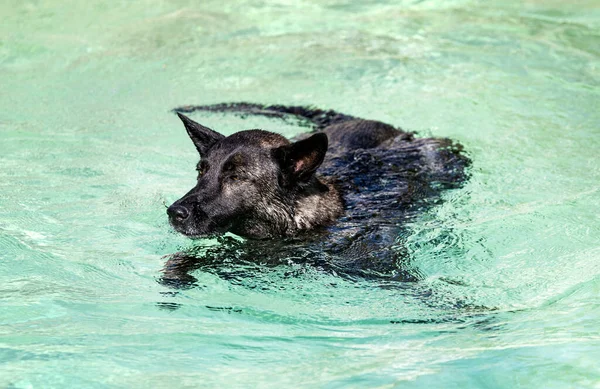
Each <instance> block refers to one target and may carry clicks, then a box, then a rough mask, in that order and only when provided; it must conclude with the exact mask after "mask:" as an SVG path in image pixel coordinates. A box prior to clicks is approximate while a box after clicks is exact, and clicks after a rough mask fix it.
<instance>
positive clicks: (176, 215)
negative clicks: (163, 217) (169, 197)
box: [167, 204, 190, 222]
mask: <svg viewBox="0 0 600 389" xmlns="http://www.w3.org/2000/svg"><path fill="white" fill-rule="evenodd" d="M167 214H168V215H169V217H170V218H171V220H172V221H176V222H182V221H184V220H185V219H187V218H188V217H189V216H190V211H189V210H188V209H187V208H186V207H184V206H182V205H178V204H177V205H176V204H173V205H171V206H170V207H169V208H167Z"/></svg>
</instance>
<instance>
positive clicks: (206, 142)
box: [177, 112, 225, 156]
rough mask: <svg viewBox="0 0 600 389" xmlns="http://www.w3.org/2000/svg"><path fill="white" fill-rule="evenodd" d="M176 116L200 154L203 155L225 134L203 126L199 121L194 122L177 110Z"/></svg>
mask: <svg viewBox="0 0 600 389" xmlns="http://www.w3.org/2000/svg"><path fill="white" fill-rule="evenodd" d="M177 116H179V119H181V121H182V122H183V125H184V126H185V129H186V131H187V133H188V135H189V136H190V139H191V140H192V142H194V146H196V149H197V150H198V152H199V153H200V155H201V156H202V155H205V154H206V152H207V151H208V149H210V148H211V147H212V146H214V144H215V143H217V142H218V141H220V140H221V139H223V138H225V136H223V135H221V134H219V133H218V132H216V131H213V130H211V129H210V128H208V127H204V126H203V125H202V124H200V123H196V122H195V121H193V120H192V119H190V118H189V117H187V116H185V115H183V114H181V113H179V112H177Z"/></svg>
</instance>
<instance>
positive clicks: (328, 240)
mask: <svg viewBox="0 0 600 389" xmlns="http://www.w3.org/2000/svg"><path fill="white" fill-rule="evenodd" d="M174 111H175V112H176V113H177V115H178V116H179V118H180V119H181V121H182V122H183V124H184V126H185V129H186V131H187V133H188V135H189V137H190V139H191V140H192V142H193V143H194V145H195V147H196V149H197V151H198V153H199V155H200V162H199V163H198V164H197V167H196V170H197V171H198V179H197V183H196V186H195V187H194V188H192V189H191V190H190V191H189V192H188V193H187V194H185V195H184V196H183V197H182V198H180V199H179V200H177V201H175V202H174V203H173V204H172V205H171V206H170V207H168V209H167V214H168V217H169V221H170V224H171V225H172V226H173V228H174V229H175V230H176V231H178V232H180V233H182V234H184V235H186V236H188V237H190V238H193V239H196V238H204V237H214V236H221V238H220V243H221V244H220V245H218V246H216V247H215V246H211V247H202V246H200V247H195V248H193V249H191V250H188V251H187V252H185V253H177V254H175V255H173V256H171V258H170V259H169V261H167V264H166V266H165V270H164V276H163V278H162V280H163V282H165V283H167V284H170V285H174V286H177V287H182V286H186V285H187V286H189V285H192V284H193V283H194V280H195V279H194V277H193V276H191V275H190V272H191V271H192V270H194V269H198V268H205V269H208V268H211V269H218V265H217V264H218V263H221V262H223V261H224V260H228V261H230V262H231V261H232V260H233V261H238V262H244V263H248V262H252V261H255V262H256V261H258V262H260V263H263V264H272V265H277V264H280V263H282V261H288V262H289V261H290V260H292V261H295V262H302V263H309V264H311V265H313V266H317V267H318V268H321V269H326V270H327V269H329V270H332V271H335V272H336V273H337V274H345V275H348V276H355V275H357V274H359V275H360V276H361V277H371V276H375V277H385V278H388V279H393V280H400V281H414V280H416V279H418V278H419V275H418V270H416V269H410V266H407V265H406V260H407V254H406V253H405V252H404V250H403V247H402V244H401V242H400V240H401V237H402V236H403V234H404V235H406V233H405V231H404V227H403V226H404V225H405V224H406V223H408V222H410V221H411V220H412V219H414V217H415V216H417V215H418V214H420V213H422V212H424V211H425V210H426V209H428V208H429V207H431V206H432V205H434V204H437V203H439V202H440V201H441V194H442V193H443V191H445V190H447V189H456V188H460V187H461V186H462V184H463V183H464V182H465V181H466V179H467V178H468V169H467V168H468V166H469V165H470V160H469V158H468V157H467V156H466V155H465V154H464V152H463V149H462V146H461V145H460V144H457V143H455V142H453V141H451V140H450V139H446V138H417V137H416V136H415V134H414V133H411V132H406V131H403V130H402V129H400V128H396V127H394V126H392V125H389V124H386V123H383V122H380V121H376V120H367V119H361V118H357V117H353V116H350V115H346V114H341V113H338V112H336V111H332V110H321V109H313V108H307V107H300V106H283V105H267V106H263V105H259V104H251V103H228V104H216V105H206V106H184V107H180V108H176V109H175V110H174ZM202 111H204V112H224V113H234V114H238V115H243V116H248V115H262V116H267V117H274V118H280V119H294V118H295V119H296V120H300V121H301V123H302V124H304V125H306V124H308V125H310V126H312V127H313V131H312V132H311V133H308V134H303V135H301V136H300V137H298V138H296V139H293V140H291V141H290V140H288V139H286V138H285V137H283V136H281V135H279V134H277V133H274V132H268V131H264V130H259V129H253V130H245V131H240V132H237V133H234V134H232V135H230V136H224V135H222V134H220V133H218V132H216V131H214V130H212V129H210V128H208V127H206V126H203V125H202V124H200V123H197V122H195V121H194V120H192V119H190V118H189V117H187V116H185V115H184V114H186V113H187V114H189V113H191V112H202ZM225 233H232V234H235V235H237V236H239V237H242V238H244V240H243V241H240V240H239V239H236V238H233V237H231V236H228V237H223V235H224V234H225ZM217 272H219V271H218V270H217ZM221 275H223V274H221Z"/></svg>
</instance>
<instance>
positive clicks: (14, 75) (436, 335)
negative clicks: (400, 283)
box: [0, 0, 600, 388]
mask: <svg viewBox="0 0 600 389" xmlns="http://www.w3.org/2000/svg"><path fill="white" fill-rule="evenodd" d="M496 3H497V4H491V3H490V2H483V1H481V2H479V1H468V0H453V1H400V2H391V1H365V2H348V1H346V2H344V1H340V0H323V1H316V0H312V1H309V0H305V1H291V0H279V1H272V2H266V1H258V0H254V1H243V2H242V1H240V2H235V3H233V2H224V1H219V2H217V1H204V2H191V1H183V0H181V1H149V0H144V1H136V2H109V1H99V0H93V1H88V2H75V1H70V2H65V1H56V0H52V1H44V2H42V1H35V0H33V1H28V2H22V1H13V0H5V1H3V2H2V3H0V15H1V20H2V23H0V312H1V314H0V320H1V323H2V326H1V327H0V387H6V388H30V387H35V388H42V387H43V388H47V387H55V388H64V387H86V388H87V387H89V388H107V387H110V388H113V387H114V388H118V387H126V388H137V387H140V388H142V387H143V388H147V387H155V388H162V387H164V388H166V387H169V388H172V387H256V386H260V387H273V388H281V387H327V388H337V387H384V388H387V387H396V386H397V387H426V388H431V387H444V388H452V387H456V388H469V387H477V388H481V387H487V388H514V387H524V388H542V387H543V388H566V387H590V388H594V387H595V388H598V387H600V364H598V362H597V361H598V360H600V300H599V298H598V296H599V293H600V211H599V210H600V157H599V156H598V155H599V152H598V150H599V149H600V109H599V108H600V99H599V97H600V7H599V6H598V3H597V2H596V1H593V0H582V1H579V2H577V4H573V5H571V4H564V3H565V2H562V1H557V0H530V1H525V2H518V1H503V2H496ZM244 100H246V101H253V102H262V103H281V104H313V105H317V106H319V107H323V108H333V109H336V110H339V111H341V112H345V113H349V114H353V115H357V116H361V117H367V118H374V119H379V120H382V121H385V122H389V123H393V124H395V125H398V126H402V127H403V128H405V129H408V130H412V131H418V132H419V133H420V134H422V135H435V136H447V137H451V138H453V139H456V140H458V141H460V142H461V143H462V144H464V145H465V148H466V149H467V150H468V152H469V156H470V157H471V158H472V159H473V167H472V171H471V173H472V177H471V180H470V181H469V183H468V184H467V185H466V186H465V187H464V188H463V189H460V190H456V191H453V192H448V193H447V194H446V196H445V197H446V202H445V203H444V204H443V205H442V206H439V207H437V208H434V209H432V210H431V211H429V212H428V213H426V214H424V215H422V217H421V218H419V219H418V220H416V221H414V222H413V223H411V225H410V231H411V233H410V235H409V236H408V237H407V238H406V240H407V245H408V247H407V249H408V251H409V252H410V254H411V258H412V265H413V266H414V267H415V268H417V269H418V271H419V272H420V273H421V274H422V275H423V280H422V281H420V282H418V283H415V284H410V285H408V286H406V287H405V288H397V287H389V285H382V284H380V283H377V282H375V281H364V280H354V281H353V280H348V279H342V278H340V277H336V276H335V275H332V274H326V273H324V272H320V271H318V270H317V269H314V268H310V267H303V266H301V265H293V264H290V265H289V266H281V267H278V268H266V267H265V268H263V267H260V266H257V267H256V268H255V269H253V270H252V276H246V277H238V278H232V279H223V278H220V277H218V276H217V275H215V274H214V273H213V272H210V271H200V270H199V271H196V272H195V273H194V276H195V277H196V278H197V279H198V286H197V287H194V288H191V289H187V290H179V291H176V290H173V289H170V288H169V287H167V286H165V285H162V284H160V283H159V282H158V280H159V278H160V275H161V269H162V266H163V264H164V262H165V260H166V259H165V258H164V257H163V256H164V255H167V254H171V253H174V252H176V251H178V250H181V249H183V248H187V247H190V246H192V245H193V243H192V242H191V241H189V240H186V239H185V238H184V237H182V236H179V235H177V234H176V233H174V232H173V231H172V230H171V228H170V227H169V226H168V223H167V218H166V214H165V206H164V204H169V203H170V202H172V201H174V200H176V199H177V198H178V197H179V196H180V195H182V194H183V193H185V192H186V191H187V190H188V189H189V188H190V187H191V186H192V184H193V182H194V180H195V172H194V163H195V162H196V154H195V150H194V147H193V145H192V144H191V142H190V141H189V140H188V139H187V137H186V134H185V131H184V129H183V127H182V125H181V123H180V122H179V121H178V119H177V118H176V117H175V116H174V115H173V114H171V113H170V112H169V110H170V109H171V108H173V107H175V106H179V105H183V104H209V103H218V102H224V101H244ZM195 117H196V118H198V119H200V117H198V115H196V116H195ZM201 119H202V120H203V123H204V124H206V125H209V126H211V127H214V128H215V129H218V130H220V131H222V132H224V133H231V132H234V131H236V130H240V129H245V128H255V127H262V128H264V129H268V130H272V131H279V132H281V133H283V134H284V135H287V136H292V135H295V134H297V133H299V132H300V131H304V129H302V128H300V127H295V126H293V125H290V124H287V125H286V124H282V123H280V122H276V121H270V120H266V119H256V118H253V119H246V120H242V119H239V118H234V117H230V116H206V117H201ZM229 266H231V267H232V268H234V269H235V268H236V266H237V267H240V266H242V265H239V264H230V265H229ZM594 361H596V362H594Z"/></svg>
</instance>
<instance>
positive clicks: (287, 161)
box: [273, 132, 328, 185]
mask: <svg viewBox="0 0 600 389" xmlns="http://www.w3.org/2000/svg"><path fill="white" fill-rule="evenodd" d="M327 146H328V140H327V135H325V134H324V133H322V132H319V133H316V134H314V135H312V136H310V137H308V138H306V139H303V140H300V141H297V142H294V143H292V144H290V145H286V146H281V147H278V148H276V149H274V150H273V156H274V157H275V159H276V160H277V161H279V164H280V166H281V167H282V170H283V172H284V173H285V175H286V176H287V180H286V181H287V182H286V185H288V184H290V183H295V182H306V181H308V180H309V179H310V178H311V177H312V175H313V174H314V173H315V171H316V170H317V168H318V167H319V166H321V163H323V159H324V158H325V153H327Z"/></svg>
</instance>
